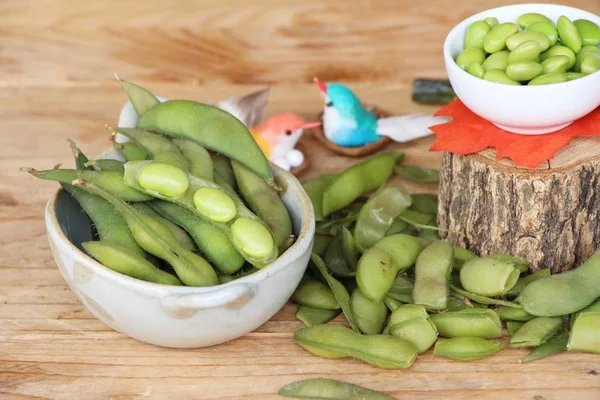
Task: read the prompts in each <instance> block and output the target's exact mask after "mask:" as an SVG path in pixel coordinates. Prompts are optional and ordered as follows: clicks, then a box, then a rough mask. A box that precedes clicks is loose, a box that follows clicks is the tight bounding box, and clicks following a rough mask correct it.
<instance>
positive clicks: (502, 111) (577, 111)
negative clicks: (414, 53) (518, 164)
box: [444, 4, 600, 135]
mask: <svg viewBox="0 0 600 400" xmlns="http://www.w3.org/2000/svg"><path fill="white" fill-rule="evenodd" d="M528 12H537V13H541V14H544V15H545V16H547V17H548V18H550V19H551V20H553V21H554V22H556V20H557V19H558V17H560V16H561V15H565V16H567V17H568V18H569V19H571V20H576V19H580V18H584V19H588V20H590V21H593V22H595V23H596V24H598V25H600V17H599V16H598V15H595V14H592V13H590V12H587V11H583V10H580V9H577V8H572V7H566V6H560V5H553V4H520V5H514V6H506V7H499V8H494V9H491V10H488V11H484V12H481V13H479V14H475V15H473V16H472V17H469V18H467V19H465V20H464V21H462V22H461V23H460V24H458V25H457V26H456V27H455V28H454V29H452V31H450V33H449V34H448V36H447V37H446V41H445V43H444V59H445V62H446V70H447V72H448V78H449V79H450V83H451V84H452V87H453V88H454V91H455V92H456V94H457V96H458V98H460V100H461V101H462V102H463V103H464V104H465V105H466V106H467V107H468V108H469V109H470V110H472V111H473V112H474V113H475V114H477V115H479V116H481V117H483V118H485V119H486V120H488V121H491V122H493V123H494V124H495V125H496V126H498V127H500V128H502V129H504V130H506V131H509V132H514V133H521V134H528V135H539V134H544V133H550V132H554V131H557V130H559V129H562V128H564V127H565V126H567V125H569V124H571V123H572V122H573V121H575V120H577V119H579V118H581V117H583V116H584V115H586V114H589V113H590V112H591V111H593V110H594V109H596V108H597V107H598V106H600V72H596V73H594V74H590V75H588V76H586V77H584V78H580V79H576V80H574V81H569V82H564V83H558V84H553V85H545V86H511V85H504V84H499V83H494V82H488V81H484V80H483V79H479V78H476V77H474V76H472V75H471V74H469V73H467V72H466V71H463V70H462V69H461V68H460V67H459V66H458V65H457V64H456V62H455V61H454V60H455V59H456V57H457V56H458V55H459V54H460V53H461V51H462V50H463V43H464V36H465V32H466V30H467V28H468V27H469V25H471V24H472V23H473V22H475V21H479V20H482V19H484V18H486V17H496V18H498V20H499V21H500V23H502V22H516V20H517V18H518V17H519V16H520V15H521V14H525V13H528Z"/></svg>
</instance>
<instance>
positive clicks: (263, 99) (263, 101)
mask: <svg viewBox="0 0 600 400" xmlns="http://www.w3.org/2000/svg"><path fill="white" fill-rule="evenodd" d="M270 94H271V88H266V89H262V90H259V91H257V92H253V93H250V94H247V95H245V96H243V97H230V98H228V99H226V100H223V101H220V102H218V103H217V104H215V106H217V107H219V108H220V109H221V110H223V111H227V112H228V113H229V114H231V115H233V116H234V117H236V118H237V119H239V120H240V121H242V122H243V123H244V125H246V126H247V127H248V128H254V127H255V126H257V125H258V124H259V123H260V121H262V118H263V115H264V113H265V109H266V108H267V103H268V102H269V96H270Z"/></svg>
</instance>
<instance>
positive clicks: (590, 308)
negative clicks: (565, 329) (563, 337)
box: [570, 298, 600, 327]
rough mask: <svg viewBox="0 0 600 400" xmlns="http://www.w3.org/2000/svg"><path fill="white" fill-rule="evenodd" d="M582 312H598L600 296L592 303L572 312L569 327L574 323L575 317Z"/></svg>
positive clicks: (599, 310) (599, 309)
mask: <svg viewBox="0 0 600 400" xmlns="http://www.w3.org/2000/svg"><path fill="white" fill-rule="evenodd" d="M584 312H600V298H599V299H597V300H596V301H595V302H593V303H592V304H590V305H589V306H587V307H586V308H584V309H583V310H581V311H578V312H576V313H573V314H572V315H571V321H570V325H571V327H573V324H574V323H575V320H576V319H577V317H578V316H579V314H582V313H584Z"/></svg>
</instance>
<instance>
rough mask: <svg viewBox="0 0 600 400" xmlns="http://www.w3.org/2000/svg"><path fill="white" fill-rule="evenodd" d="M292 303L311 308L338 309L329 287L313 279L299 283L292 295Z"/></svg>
mask: <svg viewBox="0 0 600 400" xmlns="http://www.w3.org/2000/svg"><path fill="white" fill-rule="evenodd" d="M292 301H294V302H295V303H297V304H300V305H303V306H308V307H313V308H324V309H327V310H338V309H340V305H339V304H338V302H337V300H336V298H335V296H334V295H333V292H332V291H331V289H330V288H329V286H327V285H326V284H325V283H323V282H321V281H317V280H314V279H306V280H305V281H304V282H302V283H300V285H298V287H297V288H296V290H295V291H294V294H292Z"/></svg>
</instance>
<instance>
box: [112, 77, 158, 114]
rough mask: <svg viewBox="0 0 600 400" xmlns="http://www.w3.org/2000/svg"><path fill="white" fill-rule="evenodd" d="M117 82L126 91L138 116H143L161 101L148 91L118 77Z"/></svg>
mask: <svg viewBox="0 0 600 400" xmlns="http://www.w3.org/2000/svg"><path fill="white" fill-rule="evenodd" d="M117 80H118V81H119V83H120V84H121V86H123V89H125V92H126V93H127V97H129V101H131V105H133V109H134V110H135V112H136V114H137V115H142V114H143V113H145V112H146V111H148V110H149V109H151V108H152V107H154V106H155V105H157V104H159V103H160V101H159V100H158V99H157V98H156V97H155V96H154V95H153V94H152V93H151V92H150V91H149V90H147V89H145V88H143V87H141V86H139V85H136V84H135V83H131V82H127V81H124V80H122V79H119V78H118V77H117Z"/></svg>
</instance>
